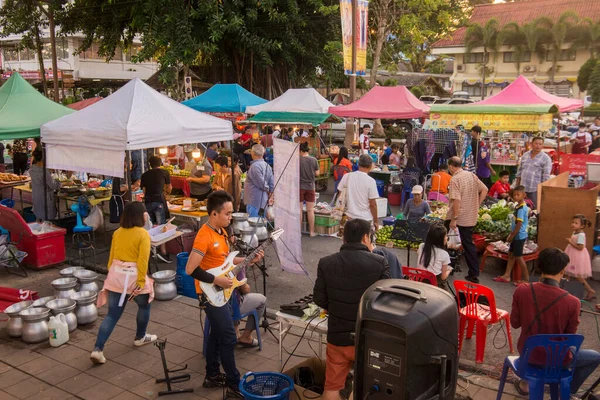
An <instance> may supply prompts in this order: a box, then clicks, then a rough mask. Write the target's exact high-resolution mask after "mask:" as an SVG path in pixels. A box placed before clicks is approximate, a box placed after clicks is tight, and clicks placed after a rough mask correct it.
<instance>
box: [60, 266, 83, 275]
mask: <svg viewBox="0 0 600 400" xmlns="http://www.w3.org/2000/svg"><path fill="white" fill-rule="evenodd" d="M81 269H83V267H67V268H63V269H61V270H60V276H62V277H63V278H72V277H73V273H74V272H75V271H78V270H81Z"/></svg>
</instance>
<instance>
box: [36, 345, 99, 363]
mask: <svg viewBox="0 0 600 400" xmlns="http://www.w3.org/2000/svg"><path fill="white" fill-rule="evenodd" d="M57 349H60V350H61V351H56V352H48V353H47V354H45V355H46V356H48V357H50V358H52V359H53V360H56V361H60V362H62V363H69V364H70V362H71V360H73V359H76V358H79V357H82V356H89V354H90V352H89V351H86V350H84V349H81V348H79V347H77V346H74V345H62V346H60V347H58V348H57ZM38 352H40V350H38Z"/></svg>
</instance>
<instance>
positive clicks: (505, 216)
mask: <svg viewBox="0 0 600 400" xmlns="http://www.w3.org/2000/svg"><path fill="white" fill-rule="evenodd" d="M516 206H517V203H514V202H513V203H508V202H507V201H506V200H500V201H499V202H498V203H496V204H494V205H492V206H491V207H486V206H483V207H481V208H480V209H479V218H477V224H476V225H475V228H474V230H473V231H474V232H475V233H480V234H488V235H491V236H495V237H502V239H504V238H506V237H507V236H508V235H510V232H511V229H510V226H511V222H512V219H513V212H514V210H515V208H516ZM527 234H528V236H529V239H535V237H536V236H537V218H535V217H531V218H530V219H529V224H528V226H527Z"/></svg>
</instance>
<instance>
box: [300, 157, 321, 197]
mask: <svg viewBox="0 0 600 400" xmlns="http://www.w3.org/2000/svg"><path fill="white" fill-rule="evenodd" d="M318 170H319V162H318V161H317V159H316V158H314V157H311V156H306V157H300V189H301V190H315V171H318Z"/></svg>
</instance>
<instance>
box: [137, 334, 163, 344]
mask: <svg viewBox="0 0 600 400" xmlns="http://www.w3.org/2000/svg"><path fill="white" fill-rule="evenodd" d="M157 339H158V336H156V335H150V334H149V333H146V336H144V337H143V338H141V339H135V340H134V341H133V344H134V345H135V346H137V347H140V346H143V345H145V344H148V343H153V342H156V340H157Z"/></svg>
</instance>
